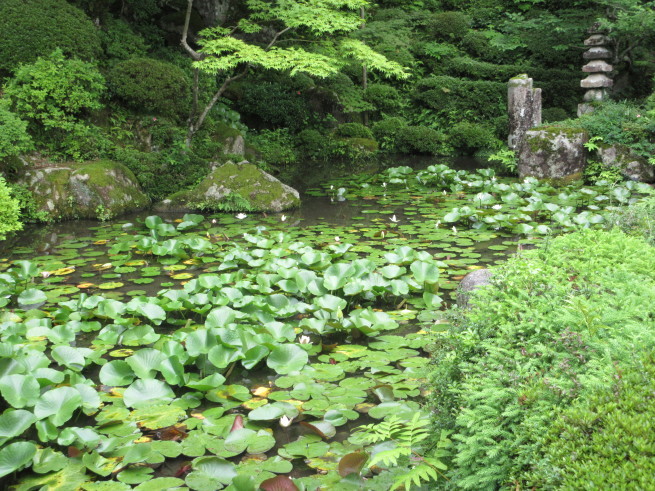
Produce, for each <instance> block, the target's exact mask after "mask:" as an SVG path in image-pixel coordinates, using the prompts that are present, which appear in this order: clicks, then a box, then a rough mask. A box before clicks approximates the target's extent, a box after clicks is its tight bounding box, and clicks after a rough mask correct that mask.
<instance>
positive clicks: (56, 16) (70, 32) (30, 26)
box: [0, 0, 102, 72]
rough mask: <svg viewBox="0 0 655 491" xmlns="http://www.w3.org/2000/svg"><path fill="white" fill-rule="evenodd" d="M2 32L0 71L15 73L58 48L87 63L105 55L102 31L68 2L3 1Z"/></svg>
mask: <svg viewBox="0 0 655 491" xmlns="http://www.w3.org/2000/svg"><path fill="white" fill-rule="evenodd" d="M0 32H2V39H0V71H2V70H4V71H7V72H11V71H13V70H15V69H16V68H18V65H19V64H21V63H31V62H33V61H34V60H36V59H37V57H39V56H47V55H49V54H50V53H52V52H53V51H54V50H55V49H56V48H60V49H61V50H62V52H63V53H64V54H65V55H67V56H76V57H78V58H81V59H84V60H95V59H96V58H97V57H98V55H99V54H100V53H101V52H102V48H101V44H100V35H99V31H98V30H97V29H96V27H95V26H94V25H93V23H92V22H91V20H90V19H89V18H88V17H87V16H86V14H84V12H82V11H81V10H80V9H78V8H76V7H73V6H72V5H71V4H70V3H68V2H66V1H65V0H2V1H1V2H0Z"/></svg>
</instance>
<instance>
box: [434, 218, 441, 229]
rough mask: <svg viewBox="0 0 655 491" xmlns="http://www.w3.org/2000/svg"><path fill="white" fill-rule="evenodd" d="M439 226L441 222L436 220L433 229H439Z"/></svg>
mask: <svg viewBox="0 0 655 491" xmlns="http://www.w3.org/2000/svg"><path fill="white" fill-rule="evenodd" d="M439 225H441V220H437V223H435V224H434V228H439Z"/></svg>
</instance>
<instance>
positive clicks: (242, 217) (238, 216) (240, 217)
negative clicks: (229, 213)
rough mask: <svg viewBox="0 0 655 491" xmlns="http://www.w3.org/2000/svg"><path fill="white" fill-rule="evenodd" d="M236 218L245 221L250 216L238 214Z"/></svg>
mask: <svg viewBox="0 0 655 491" xmlns="http://www.w3.org/2000/svg"><path fill="white" fill-rule="evenodd" d="M235 216H236V218H238V219H239V220H243V219H244V218H246V217H247V216H248V215H246V214H245V213H237V214H236V215H235Z"/></svg>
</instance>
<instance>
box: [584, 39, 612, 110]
mask: <svg viewBox="0 0 655 491" xmlns="http://www.w3.org/2000/svg"><path fill="white" fill-rule="evenodd" d="M589 34H591V35H590V36H589V37H588V38H587V39H585V42H584V44H585V46H588V49H587V51H585V52H584V54H583V55H582V56H583V58H584V60H585V61H586V65H585V66H583V67H582V71H583V72H584V73H586V74H588V75H587V78H585V79H584V80H582V81H581V82H580V86H581V87H582V88H583V89H587V92H585V95H584V103H582V104H579V105H578V116H582V115H583V114H587V113H590V112H593V110H594V106H593V104H592V102H598V101H603V100H605V99H606V98H607V96H608V94H607V89H608V88H610V87H612V85H614V81H613V80H612V79H611V78H610V77H609V74H610V73H611V72H612V70H613V69H614V67H613V66H612V65H610V64H609V63H608V60H611V59H612V57H613V53H612V50H611V49H610V48H609V46H610V44H611V40H610V38H609V37H607V35H606V34H605V33H604V32H601V31H600V30H598V28H596V27H592V28H591V29H589Z"/></svg>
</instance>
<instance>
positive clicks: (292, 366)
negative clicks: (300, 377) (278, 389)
mask: <svg viewBox="0 0 655 491" xmlns="http://www.w3.org/2000/svg"><path fill="white" fill-rule="evenodd" d="M308 361H309V356H308V355H307V352H306V351H305V350H304V349H302V348H300V347H299V346H296V345H295V344H283V345H281V346H277V347H276V348H275V349H273V351H271V354H270V355H269V356H268V358H267V359H266V365H268V367H269V368H271V369H273V370H275V372H276V373H278V374H280V375H284V374H287V373H291V372H295V371H298V370H300V369H301V368H302V367H304V366H305V365H306V364H307V362H308Z"/></svg>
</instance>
